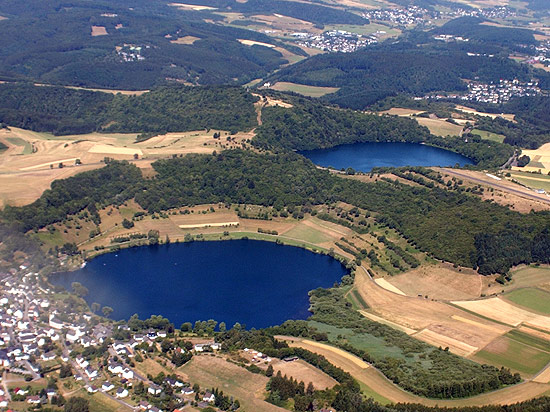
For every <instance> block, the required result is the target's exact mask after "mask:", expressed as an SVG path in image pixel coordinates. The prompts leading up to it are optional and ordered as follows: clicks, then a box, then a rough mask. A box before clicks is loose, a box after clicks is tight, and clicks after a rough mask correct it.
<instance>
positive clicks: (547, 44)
mask: <svg viewBox="0 0 550 412" xmlns="http://www.w3.org/2000/svg"><path fill="white" fill-rule="evenodd" d="M530 49H531V50H530V56H529V57H528V58H527V59H525V60H524V61H523V63H527V64H542V65H544V66H546V67H550V40H545V41H541V42H540V43H539V44H538V45H533V46H530Z"/></svg>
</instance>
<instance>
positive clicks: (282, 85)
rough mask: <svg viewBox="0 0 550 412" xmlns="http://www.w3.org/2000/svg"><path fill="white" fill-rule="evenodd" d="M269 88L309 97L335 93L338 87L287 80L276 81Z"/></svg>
mask: <svg viewBox="0 0 550 412" xmlns="http://www.w3.org/2000/svg"><path fill="white" fill-rule="evenodd" d="M271 88H272V89H273V90H279V91H282V92H294V93H298V94H301V95H303V96H309V97H321V96H324V95H325V94H329V93H335V92H337V91H338V90H339V89H340V88H339V87H317V86H307V85H305V84H298V83H289V82H277V83H275V84H274V85H273V86H271Z"/></svg>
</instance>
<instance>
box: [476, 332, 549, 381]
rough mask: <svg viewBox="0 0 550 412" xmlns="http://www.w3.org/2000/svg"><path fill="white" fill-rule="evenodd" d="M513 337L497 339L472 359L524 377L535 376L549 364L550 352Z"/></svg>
mask: <svg viewBox="0 0 550 412" xmlns="http://www.w3.org/2000/svg"><path fill="white" fill-rule="evenodd" d="M513 336H514V335H510V336H509V335H504V336H502V337H500V338H498V339H497V340H496V341H495V342H493V343H491V344H490V345H489V346H488V347H487V348H486V349H483V350H481V351H479V352H478V353H476V355H475V356H474V359H476V360H478V361H481V362H485V363H489V364H493V365H495V366H504V367H506V368H510V369H512V370H513V371H517V372H520V373H523V374H526V375H534V374H536V373H537V372H538V371H540V370H541V369H542V368H544V366H545V365H546V364H547V363H548V362H550V352H545V351H542V350H539V349H537V348H535V347H533V346H530V345H528V344H526V343H524V342H520V341H519V340H515V339H514V338H513ZM520 339H521V338H520ZM521 340H523V339H521Z"/></svg>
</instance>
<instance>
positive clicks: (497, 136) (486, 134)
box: [472, 129, 504, 143]
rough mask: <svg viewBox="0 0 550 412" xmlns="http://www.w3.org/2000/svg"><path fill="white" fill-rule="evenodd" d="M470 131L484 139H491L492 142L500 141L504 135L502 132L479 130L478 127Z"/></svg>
mask: <svg viewBox="0 0 550 412" xmlns="http://www.w3.org/2000/svg"><path fill="white" fill-rule="evenodd" d="M472 133H473V134H477V135H479V136H481V138H482V139H485V140H492V141H494V142H499V143H502V142H503V141H504V135H502V134H496V133H492V132H487V131H485V130H479V129H474V130H472Z"/></svg>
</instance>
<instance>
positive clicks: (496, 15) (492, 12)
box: [441, 6, 517, 19]
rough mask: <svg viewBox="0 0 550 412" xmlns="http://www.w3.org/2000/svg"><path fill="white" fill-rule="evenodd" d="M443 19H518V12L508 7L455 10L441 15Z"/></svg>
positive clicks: (459, 8)
mask: <svg viewBox="0 0 550 412" xmlns="http://www.w3.org/2000/svg"><path fill="white" fill-rule="evenodd" d="M441 17H442V18H451V19H456V18H458V17H483V18H486V19H507V18H510V17H517V12H516V11H515V10H514V9H512V8H510V7H507V6H496V7H488V8H483V9H475V8H470V9H463V8H461V7H458V8H455V9H453V10H451V11H449V12H446V13H441Z"/></svg>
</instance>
